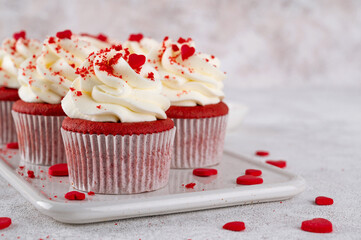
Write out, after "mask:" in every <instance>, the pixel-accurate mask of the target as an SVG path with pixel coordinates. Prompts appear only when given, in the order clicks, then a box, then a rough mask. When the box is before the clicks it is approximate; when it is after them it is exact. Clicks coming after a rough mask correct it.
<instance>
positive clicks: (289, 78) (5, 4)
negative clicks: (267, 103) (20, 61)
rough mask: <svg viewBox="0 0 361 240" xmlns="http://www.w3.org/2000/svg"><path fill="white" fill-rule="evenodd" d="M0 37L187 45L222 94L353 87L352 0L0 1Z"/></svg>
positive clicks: (358, 16) (355, 31)
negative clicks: (142, 38)
mask: <svg viewBox="0 0 361 240" xmlns="http://www.w3.org/2000/svg"><path fill="white" fill-rule="evenodd" d="M0 3H1V7H0V38H1V39H2V38H5V37H7V36H10V35H11V34H12V33H13V32H15V31H18V30H21V29H25V30H27V31H28V36H32V37H36V38H39V39H42V38H44V37H45V36H46V35H48V34H54V33H55V32H57V31H59V30H64V29H66V28H70V29H72V30H73V31H74V32H90V33H99V32H104V33H106V34H107V35H109V36H110V37H113V38H117V39H120V40H123V39H125V38H126V37H127V35H128V34H129V33H134V32H143V33H144V34H145V35H148V36H152V37H154V38H157V39H158V40H161V39H162V38H163V37H164V36H165V35H169V36H171V37H173V38H178V37H179V36H184V37H188V36H190V37H192V38H194V39H195V41H196V43H197V46H198V49H199V50H201V51H204V52H208V53H213V54H215V55H217V56H218V57H219V58H220V59H221V60H222V64H223V69H224V70H225V71H226V72H227V73H228V76H229V77H228V80H227V83H226V86H227V88H229V87H236V88H238V87H258V86H269V85H280V84H285V85H295V84H315V85H319V84H328V85H361V1H360V0H354V1H352V0H319V1H315V0H299V1H286V0H273V1H260V0H259V1H253V0H245V1H240V0H223V1H222V0H207V1H206V0H184V1H165V0H158V1H155V0H154V1H150V0H130V1H117V0H107V1H106V0H61V1H60V0H59V1H56V0H53V1H48V0H32V1H28V0H8V1H4V0H0Z"/></svg>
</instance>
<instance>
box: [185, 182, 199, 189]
mask: <svg viewBox="0 0 361 240" xmlns="http://www.w3.org/2000/svg"><path fill="white" fill-rule="evenodd" d="M195 185H196V184H195V183H188V184H187V185H185V187H186V188H191V189H194V186H195Z"/></svg>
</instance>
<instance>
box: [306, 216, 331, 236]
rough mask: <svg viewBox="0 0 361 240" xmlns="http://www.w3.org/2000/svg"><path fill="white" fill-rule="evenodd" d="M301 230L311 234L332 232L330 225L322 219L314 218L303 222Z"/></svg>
mask: <svg viewBox="0 0 361 240" xmlns="http://www.w3.org/2000/svg"><path fill="white" fill-rule="evenodd" d="M301 229H302V230H303V231H306V232H313V233H330V232H332V223H331V222H330V221H328V220H327V219H324V218H314V219H312V220H307V221H303V222H302V225H301Z"/></svg>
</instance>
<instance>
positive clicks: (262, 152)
mask: <svg viewBox="0 0 361 240" xmlns="http://www.w3.org/2000/svg"><path fill="white" fill-rule="evenodd" d="M256 155H257V156H260V157H265V156H268V155H269V152H267V151H257V152H256Z"/></svg>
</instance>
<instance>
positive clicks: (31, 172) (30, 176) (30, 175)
mask: <svg viewBox="0 0 361 240" xmlns="http://www.w3.org/2000/svg"><path fill="white" fill-rule="evenodd" d="M28 177H29V178H35V175H34V171H30V170H29V171H28Z"/></svg>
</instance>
